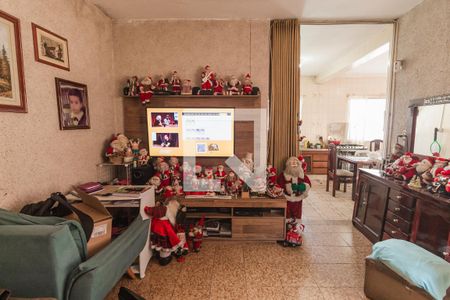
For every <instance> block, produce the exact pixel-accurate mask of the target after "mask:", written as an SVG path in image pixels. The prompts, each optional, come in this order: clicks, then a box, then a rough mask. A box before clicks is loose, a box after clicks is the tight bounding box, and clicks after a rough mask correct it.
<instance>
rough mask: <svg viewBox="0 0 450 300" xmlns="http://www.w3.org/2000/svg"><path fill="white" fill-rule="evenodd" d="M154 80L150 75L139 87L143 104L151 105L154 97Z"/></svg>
mask: <svg viewBox="0 0 450 300" xmlns="http://www.w3.org/2000/svg"><path fill="white" fill-rule="evenodd" d="M153 88H154V86H153V79H152V77H151V76H150V75H148V76H146V77H145V78H144V79H142V81H141V83H140V85H139V99H140V100H141V103H142V104H144V105H145V104H147V103H150V99H151V98H152V97H153Z"/></svg>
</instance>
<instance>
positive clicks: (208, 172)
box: [203, 167, 214, 180]
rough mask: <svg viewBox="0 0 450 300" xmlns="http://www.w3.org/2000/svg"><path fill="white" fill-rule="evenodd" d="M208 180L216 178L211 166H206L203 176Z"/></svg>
mask: <svg viewBox="0 0 450 300" xmlns="http://www.w3.org/2000/svg"><path fill="white" fill-rule="evenodd" d="M203 177H204V178H205V179H206V180H212V179H214V174H213V169H212V168H211V167H206V168H205V174H204V176H203Z"/></svg>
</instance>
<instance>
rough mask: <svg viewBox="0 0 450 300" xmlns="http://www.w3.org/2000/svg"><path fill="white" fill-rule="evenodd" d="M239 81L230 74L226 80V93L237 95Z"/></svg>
mask: <svg viewBox="0 0 450 300" xmlns="http://www.w3.org/2000/svg"><path fill="white" fill-rule="evenodd" d="M240 85H241V82H240V81H239V79H237V78H236V77H235V76H234V75H233V76H231V79H230V80H229V81H228V83H227V86H228V95H239V86H240Z"/></svg>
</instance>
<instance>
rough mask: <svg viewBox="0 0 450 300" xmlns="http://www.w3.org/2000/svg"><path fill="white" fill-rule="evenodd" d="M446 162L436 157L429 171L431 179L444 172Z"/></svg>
mask: <svg viewBox="0 0 450 300" xmlns="http://www.w3.org/2000/svg"><path fill="white" fill-rule="evenodd" d="M447 164H448V160H447V159H445V158H443V157H436V160H435V162H434V165H433V167H432V168H431V170H430V173H431V175H432V176H433V177H437V176H439V174H440V173H441V172H442V171H444V168H445V167H446V166H447Z"/></svg>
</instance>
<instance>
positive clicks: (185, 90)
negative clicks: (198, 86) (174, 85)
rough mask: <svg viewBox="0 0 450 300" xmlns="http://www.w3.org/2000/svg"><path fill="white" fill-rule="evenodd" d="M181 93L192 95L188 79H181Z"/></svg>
mask: <svg viewBox="0 0 450 300" xmlns="http://www.w3.org/2000/svg"><path fill="white" fill-rule="evenodd" d="M181 95H192V85H191V81H190V80H189V79H185V80H184V81H183V86H182V88H181Z"/></svg>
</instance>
